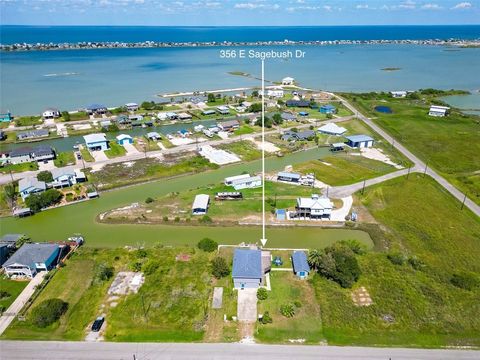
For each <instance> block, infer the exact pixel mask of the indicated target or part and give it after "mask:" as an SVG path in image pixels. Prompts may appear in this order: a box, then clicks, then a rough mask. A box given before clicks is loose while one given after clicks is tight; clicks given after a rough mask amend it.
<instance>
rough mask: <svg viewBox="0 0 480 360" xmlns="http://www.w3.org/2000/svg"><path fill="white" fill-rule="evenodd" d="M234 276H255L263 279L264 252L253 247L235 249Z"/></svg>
mask: <svg viewBox="0 0 480 360" xmlns="http://www.w3.org/2000/svg"><path fill="white" fill-rule="evenodd" d="M232 276H233V277H234V278H247V279H248V278H254V279H261V278H262V276H263V271H262V252H261V251H260V250H251V249H235V252H234V253H233V270H232Z"/></svg>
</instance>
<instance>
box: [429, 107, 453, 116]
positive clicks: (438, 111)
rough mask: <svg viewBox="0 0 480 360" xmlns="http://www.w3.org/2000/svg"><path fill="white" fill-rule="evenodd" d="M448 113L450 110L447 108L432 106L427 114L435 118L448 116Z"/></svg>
mask: <svg viewBox="0 0 480 360" xmlns="http://www.w3.org/2000/svg"><path fill="white" fill-rule="evenodd" d="M449 111H450V108H449V107H448V106H438V105H432V106H430V111H429V112H428V115H430V116H435V117H444V116H447V115H448V112H449Z"/></svg>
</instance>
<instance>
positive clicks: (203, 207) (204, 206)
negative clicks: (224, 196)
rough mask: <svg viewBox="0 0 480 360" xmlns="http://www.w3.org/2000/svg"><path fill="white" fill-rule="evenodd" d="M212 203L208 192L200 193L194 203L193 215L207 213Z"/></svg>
mask: <svg viewBox="0 0 480 360" xmlns="http://www.w3.org/2000/svg"><path fill="white" fill-rule="evenodd" d="M209 204H210V196H209V195H206V194H198V195H196V196H195V200H193V204H192V215H205V214H206V213H207V211H208V205H209Z"/></svg>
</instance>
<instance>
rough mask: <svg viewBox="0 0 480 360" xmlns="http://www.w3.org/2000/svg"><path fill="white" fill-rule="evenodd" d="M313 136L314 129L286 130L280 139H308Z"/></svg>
mask: <svg viewBox="0 0 480 360" xmlns="http://www.w3.org/2000/svg"><path fill="white" fill-rule="evenodd" d="M314 137H315V131H313V130H304V131H298V132H295V131H291V130H287V131H285V132H284V133H283V135H282V140H284V141H296V140H298V141H304V140H309V139H312V138H314Z"/></svg>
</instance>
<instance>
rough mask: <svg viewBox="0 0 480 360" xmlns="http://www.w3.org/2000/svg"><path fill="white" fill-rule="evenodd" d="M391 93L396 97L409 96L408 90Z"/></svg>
mask: <svg viewBox="0 0 480 360" xmlns="http://www.w3.org/2000/svg"><path fill="white" fill-rule="evenodd" d="M390 95H392V97H394V98H404V97H406V96H407V92H406V91H390Z"/></svg>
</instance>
